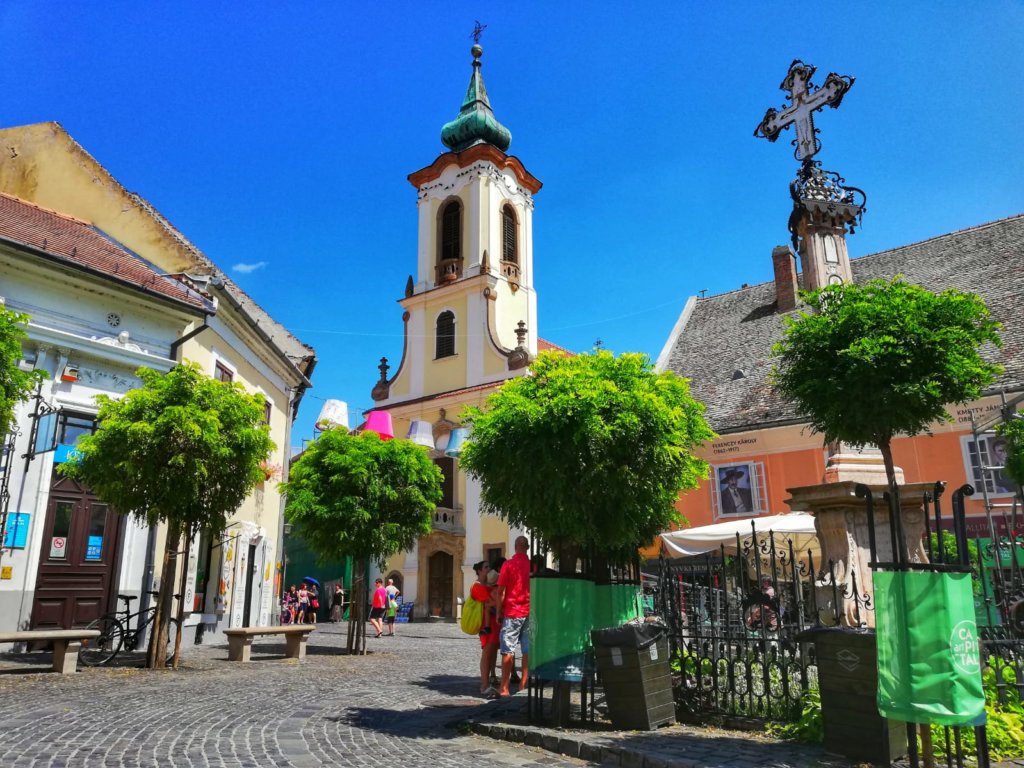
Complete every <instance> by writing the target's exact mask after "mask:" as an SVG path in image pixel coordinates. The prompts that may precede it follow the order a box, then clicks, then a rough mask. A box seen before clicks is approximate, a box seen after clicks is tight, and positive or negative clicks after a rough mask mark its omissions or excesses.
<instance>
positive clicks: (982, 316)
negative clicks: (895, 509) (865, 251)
mask: <svg viewBox="0 0 1024 768" xmlns="http://www.w3.org/2000/svg"><path fill="white" fill-rule="evenodd" d="M803 299H804V301H805V302H806V303H807V304H808V305H809V306H810V308H811V310H812V311H811V312H801V313H800V316H799V318H798V319H796V320H793V319H791V318H786V322H787V328H786V331H785V335H784V336H783V338H782V341H780V342H779V343H778V344H776V345H775V347H774V354H775V356H776V367H775V369H774V370H773V376H772V378H773V382H774V384H775V386H776V387H777V388H778V390H779V392H780V393H781V394H782V396H783V397H785V398H787V399H788V400H790V401H792V402H794V403H796V404H797V406H798V407H799V408H800V410H801V412H802V413H803V414H804V415H805V416H806V417H807V418H808V419H810V422H811V426H812V428H813V429H814V430H815V431H817V432H820V433H822V434H823V435H824V436H825V440H826V441H827V442H832V441H835V440H842V441H844V442H848V443H851V444H854V445H864V444H868V443H873V444H875V445H877V446H878V448H879V450H880V451H881V453H882V458H883V460H884V461H885V471H886V476H887V477H888V479H889V484H890V485H892V484H894V483H895V476H896V475H895V468H894V465H893V459H892V447H891V446H892V440H893V438H894V437H895V436H896V435H898V434H905V435H916V434H920V433H921V432H924V431H927V429H928V425H929V424H931V423H933V422H936V421H950V416H949V414H948V413H947V412H946V406H947V405H949V404H951V403H962V402H966V401H968V400H974V399H976V398H978V397H980V396H981V395H982V393H983V392H984V390H985V388H986V387H987V386H989V385H990V384H991V383H992V382H993V381H994V380H995V378H996V376H997V375H998V374H999V372H1000V371H1001V368H1000V367H999V366H998V365H994V364H992V363H989V362H987V361H986V360H985V358H984V357H983V356H982V354H981V349H982V347H983V346H984V345H992V346H994V347H995V346H999V344H1000V340H999V335H998V333H997V331H998V328H999V324H998V323H996V322H995V321H994V320H992V319H991V318H990V317H989V313H988V309H987V308H986V307H985V303H984V302H983V301H982V300H981V299H980V298H979V297H978V296H976V295H974V294H971V293H962V292H960V291H957V290H955V289H948V290H945V291H943V292H942V293H938V294H936V293H932V292H931V291H928V290H926V289H924V288H922V287H920V286H917V285H913V284H911V283H907V282H904V280H903V279H902V278H901V277H899V276H897V277H896V278H893V279H892V280H891V281H885V280H873V281H871V282H868V283H864V284H861V285H858V284H851V283H847V284H844V285H830V286H828V287H826V288H821V289H819V290H817V291H814V292H812V293H809V294H803Z"/></svg>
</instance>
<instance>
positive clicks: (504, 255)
mask: <svg viewBox="0 0 1024 768" xmlns="http://www.w3.org/2000/svg"><path fill="white" fill-rule="evenodd" d="M516 229H517V227H516V213H515V211H514V210H512V206H511V205H506V206H505V207H504V208H502V209H501V260H502V261H509V262H512V263H513V264H518V263H519V248H518V241H517V238H516Z"/></svg>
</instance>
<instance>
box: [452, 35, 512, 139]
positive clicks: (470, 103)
mask: <svg viewBox="0 0 1024 768" xmlns="http://www.w3.org/2000/svg"><path fill="white" fill-rule="evenodd" d="M483 52H484V49H483V48H481V47H480V46H479V45H474V46H473V48H472V53H473V74H472V75H471V76H470V78H469V88H468V89H466V98H465V99H463V101H462V108H461V109H460V110H459V114H458V116H457V117H456V118H455V119H454V120H452V121H451V122H450V123H445V125H444V127H442V128H441V141H442V142H443V143H444V145H445V146H446V147H448V148H449V149H450V150H452V151H453V152H461V151H462V150H464V149H468V148H469V147H471V146H473V145H474V144H480V143H484V144H493V145H494V146H495V147H497V148H498V149H500V150H501V151H502V152H504V151H505V150H507V149H508V148H509V145H510V144H511V143H512V134H511V133H509V130H508V128H506V127H505V126H504V125H502V124H501V123H499V122H498V118H496V117H495V116H494V110H492V109H491V102H490V100H489V99H488V98H487V88H486V87H485V86H484V76H483V75H482V74H481V73H480V67H481V64H480V57H481V56H482V55H483Z"/></svg>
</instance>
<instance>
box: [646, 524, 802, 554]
mask: <svg viewBox="0 0 1024 768" xmlns="http://www.w3.org/2000/svg"><path fill="white" fill-rule="evenodd" d="M769 532H773V533H774V534H775V546H776V548H778V547H780V546H783V547H785V546H788V542H792V543H793V550H794V553H796V555H797V557H798V558H799V557H800V556H801V555H802V554H805V553H806V552H807V550H808V549H811V550H812V551H813V552H814V554H815V560H816V561H817V559H818V552H819V547H818V537H817V536H816V535H815V531H814V516H813V515H809V514H807V513H806V512H790V513H788V514H785V515H765V516H763V517H754V518H746V519H743V520H729V521H728V522H725V523H716V524H714V525H702V526H700V527H698V528H684V529H682V530H680V531H666V532H665V533H662V534H661V540H662V541H663V542H665V551H666V554H667V555H669V556H670V557H690V556H692V555H700V554H703V553H705V552H711V551H712V550H717V549H719V547H721V546H723V545H724V546H725V551H726V552H727V553H728V554H732V555H735V554H737V552H736V534H739V537H740V541H741V544H742V542H743V541H746V540H749V539H750V538H751V537H752V536H753V535H754V534H755V533H756V534H757V536H758V540H763V539H765V538H767V537H768V533H769Z"/></svg>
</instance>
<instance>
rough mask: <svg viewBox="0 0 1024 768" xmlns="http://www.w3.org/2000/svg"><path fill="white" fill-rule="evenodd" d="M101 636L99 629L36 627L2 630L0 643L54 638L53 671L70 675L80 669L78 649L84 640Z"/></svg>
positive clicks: (29, 641)
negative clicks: (21, 630) (31, 628)
mask: <svg viewBox="0 0 1024 768" xmlns="http://www.w3.org/2000/svg"><path fill="white" fill-rule="evenodd" d="M99 636H100V631H99V630H98V629H35V630H29V631H27V632H0V643H31V642H34V641H36V640H53V671H54V672H60V673H61V674H62V675H70V674H71V673H72V672H76V671H78V651H79V650H81V648H82V641H83V640H89V639H92V638H96V637H99Z"/></svg>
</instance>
